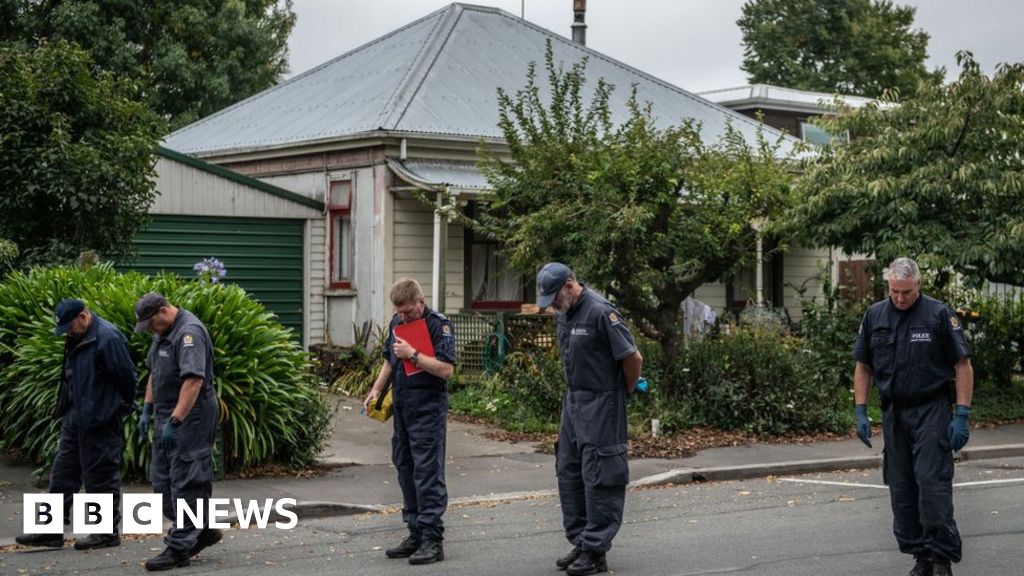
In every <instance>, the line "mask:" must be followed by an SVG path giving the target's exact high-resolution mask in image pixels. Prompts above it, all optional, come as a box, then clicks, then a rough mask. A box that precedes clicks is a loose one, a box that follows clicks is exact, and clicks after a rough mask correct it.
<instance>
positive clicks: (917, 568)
mask: <svg viewBox="0 0 1024 576" xmlns="http://www.w3.org/2000/svg"><path fill="white" fill-rule="evenodd" d="M914 560H916V561H917V563H916V564H914V569H913V570H911V571H910V573H909V574H907V576H932V561H931V558H929V557H928V556H914Z"/></svg>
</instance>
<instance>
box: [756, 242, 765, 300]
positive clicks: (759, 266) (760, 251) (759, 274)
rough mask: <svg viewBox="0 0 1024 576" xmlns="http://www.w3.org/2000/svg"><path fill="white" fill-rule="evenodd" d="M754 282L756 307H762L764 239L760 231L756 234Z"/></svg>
mask: <svg viewBox="0 0 1024 576" xmlns="http://www.w3.org/2000/svg"><path fill="white" fill-rule="evenodd" d="M754 282H755V285H756V286H757V305H758V306H764V238H763V237H762V236H761V231H760V230H759V231H758V232H757V263H756V267H755V271H754Z"/></svg>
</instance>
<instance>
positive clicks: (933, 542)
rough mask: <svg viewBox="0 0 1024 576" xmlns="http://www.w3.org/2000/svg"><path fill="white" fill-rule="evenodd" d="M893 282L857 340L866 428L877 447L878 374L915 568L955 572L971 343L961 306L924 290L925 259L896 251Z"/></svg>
mask: <svg viewBox="0 0 1024 576" xmlns="http://www.w3.org/2000/svg"><path fill="white" fill-rule="evenodd" d="M888 282H889V298H887V299H885V300H883V301H881V302H877V303H875V304H874V305H872V306H871V307H870V308H868V311H867V312H866V313H865V314H864V319H863V320H862V321H861V325H860V332H859V333H858V335H857V342H856V344H855V345H854V348H853V359H854V360H855V361H856V367H855V368H854V401H855V403H856V417H857V435H858V436H859V437H860V439H861V440H862V441H863V442H864V443H865V444H867V446H868V447H869V448H870V447H871V420H870V418H868V415H867V402H868V394H869V392H870V387H871V382H872V381H874V384H875V386H877V387H878V392H879V397H880V398H881V402H882V433H883V437H884V440H885V451H884V468H883V476H884V479H885V483H886V484H887V485H888V486H889V496H890V501H891V504H892V512H893V532H894V534H895V536H896V542H897V543H898V544H899V547H900V552H903V553H905V554H912V555H913V556H914V558H915V565H914V568H913V569H912V570H911V571H910V574H909V576H947V575H951V574H952V573H953V572H952V569H951V567H950V563H951V562H959V561H960V558H961V556H962V542H961V540H960V533H959V531H958V530H957V527H956V522H955V521H954V520H953V452H954V451H956V450H960V449H961V448H963V447H964V445H965V444H967V440H968V438H969V437H970V426H969V424H968V418H969V417H970V414H971V408H970V406H971V397H972V395H973V391H974V370H973V368H972V367H971V359H970V355H971V350H970V348H969V347H968V346H967V341H966V339H965V338H964V330H963V326H961V324H960V320H959V318H957V315H956V313H954V312H953V310H952V309H950V307H949V306H947V305H946V304H944V303H942V302H939V301H938V300H935V299H934V298H929V297H928V296H925V295H923V294H921V272H920V270H919V269H918V267H917V263H916V262H914V261H913V260H911V259H910V258H897V259H896V260H894V261H893V262H892V263H891V264H890V265H889V278H888ZM954 400H955V402H956V410H955V414H951V413H950V404H951V403H952V402H953V401H954Z"/></svg>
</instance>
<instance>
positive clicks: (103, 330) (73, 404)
mask: <svg viewBox="0 0 1024 576" xmlns="http://www.w3.org/2000/svg"><path fill="white" fill-rule="evenodd" d="M55 312H56V316H57V328H56V330H55V333H56V335H57V336H61V335H66V337H65V340H64V364H63V366H64V369H63V370H62V371H61V377H60V390H59V392H58V397H57V409H56V411H55V413H54V415H55V416H57V417H61V418H63V422H62V424H61V428H60V443H59V444H58V447H57V456H56V458H55V459H54V461H53V469H52V470H51V472H50V493H51V494H63V495H64V518H65V519H68V518H70V517H71V516H70V513H71V502H72V498H73V495H74V494H75V493H76V492H78V491H79V490H80V489H81V488H82V486H83V485H84V486H85V491H86V492H89V493H93V494H113V495H114V532H113V533H112V534H91V535H89V536H88V537H86V538H82V539H79V540H78V541H76V542H75V549H76V550H88V549H90V548H105V547H108V546H117V545H119V544H120V543H121V538H120V536H119V535H118V532H117V527H118V525H119V524H120V523H121V454H122V452H123V451H124V425H123V421H124V416H125V414H127V413H128V412H129V411H130V410H131V406H132V399H133V398H134V396H135V377H136V376H135V364H134V363H133V362H132V358H131V354H129V352H128V341H127V340H126V339H125V337H124V334H121V332H120V331H119V330H118V329H117V327H116V326H114V325H113V324H111V323H110V322H107V321H106V320H104V319H103V318H100V317H99V315H97V314H96V313H94V312H92V311H91V310H89V309H88V308H87V307H86V306H85V303H84V302H82V301H81V300H75V299H71V298H67V299H64V300H61V301H60V303H59V304H57V308H56V310H55ZM15 541H16V542H17V543H18V544H24V545H26V546H49V547H52V548H60V547H62V546H64V536H63V535H62V534H23V535H21V536H18V537H17V538H15Z"/></svg>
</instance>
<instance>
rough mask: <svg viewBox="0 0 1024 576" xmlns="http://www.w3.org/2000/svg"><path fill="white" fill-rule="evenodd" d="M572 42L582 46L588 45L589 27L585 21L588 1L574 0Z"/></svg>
mask: <svg viewBox="0 0 1024 576" xmlns="http://www.w3.org/2000/svg"><path fill="white" fill-rule="evenodd" d="M572 12H573V20H572V41H573V42H576V43H577V44H580V45H582V46H586V45H587V25H586V24H584V22H583V19H584V17H585V16H586V15H587V0H572Z"/></svg>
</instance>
